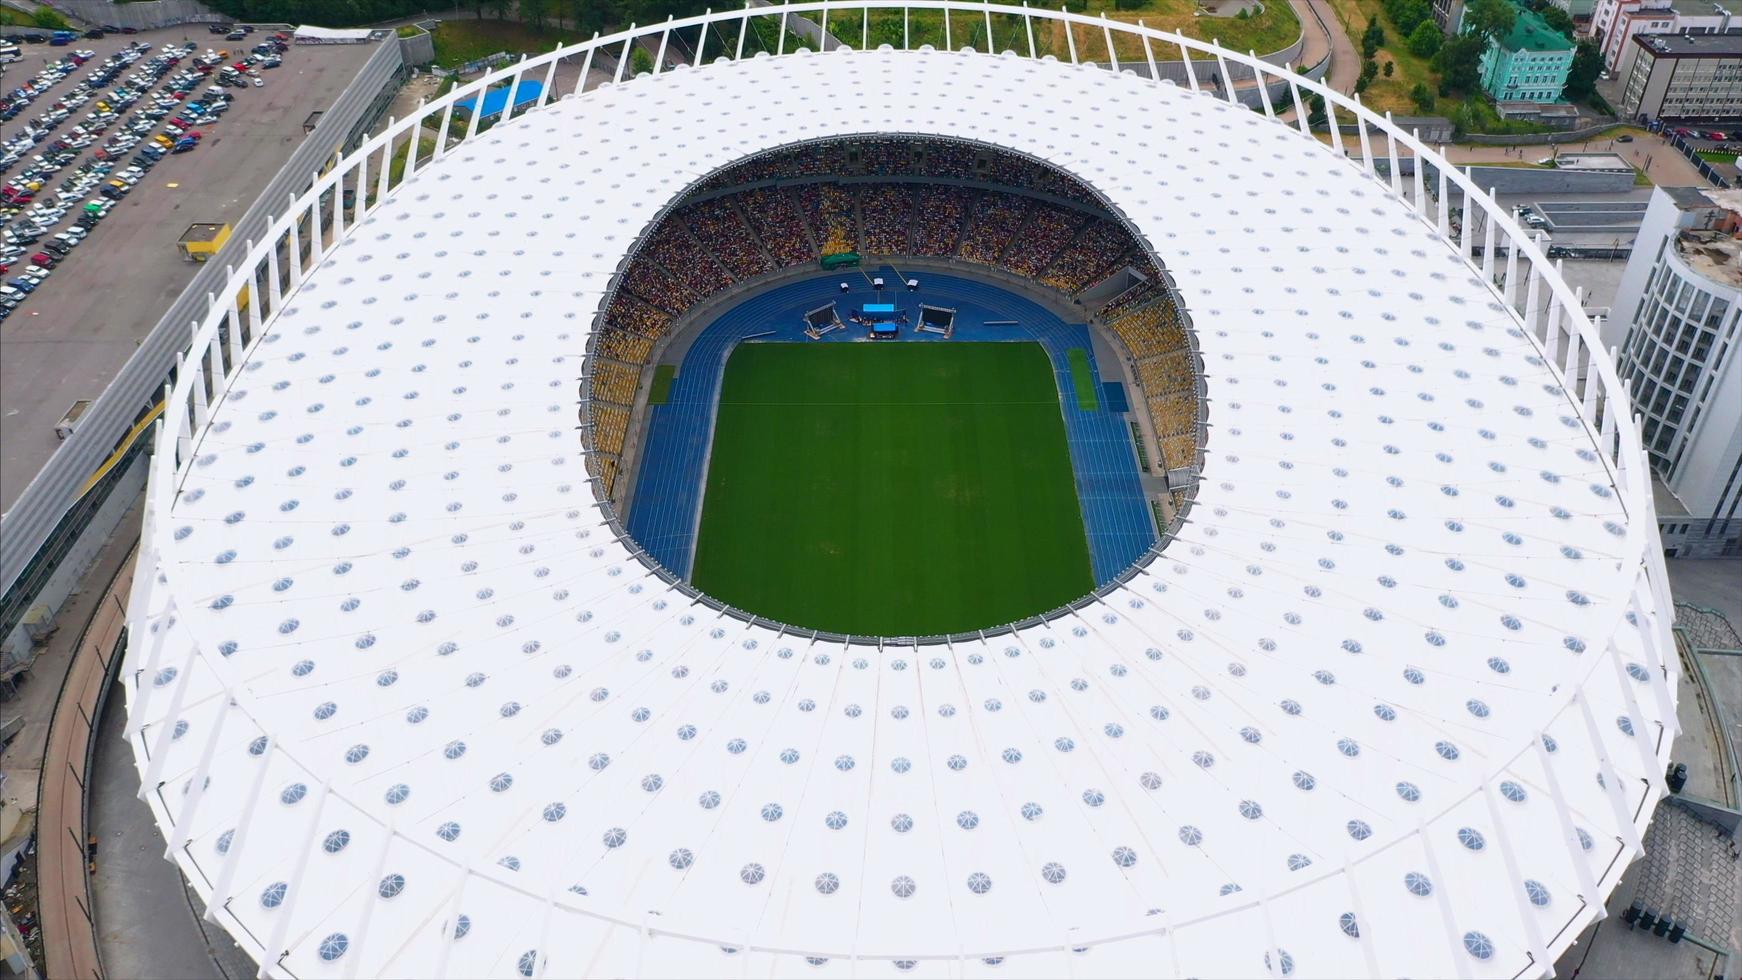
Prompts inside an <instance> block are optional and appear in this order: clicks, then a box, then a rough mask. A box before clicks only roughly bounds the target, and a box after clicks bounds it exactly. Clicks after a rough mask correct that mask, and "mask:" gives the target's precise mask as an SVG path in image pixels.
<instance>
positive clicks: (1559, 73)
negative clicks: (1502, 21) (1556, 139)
mask: <svg viewBox="0 0 1742 980" xmlns="http://www.w3.org/2000/svg"><path fill="white" fill-rule="evenodd" d="M1572 67H1573V42H1572V39H1571V38H1568V37H1567V36H1566V35H1565V34H1562V33H1561V32H1559V31H1557V30H1555V29H1554V28H1552V27H1549V26H1548V24H1547V23H1546V22H1544V21H1543V19H1542V15H1541V14H1538V13H1536V12H1535V11H1533V10H1529V9H1526V8H1524V7H1519V8H1518V20H1517V21H1516V22H1515V23H1514V24H1513V25H1512V30H1510V31H1508V32H1507V33H1506V34H1505V35H1504V36H1502V37H1497V38H1495V39H1494V40H1492V41H1490V42H1488V50H1487V51H1484V52H1483V53H1482V63H1481V68H1482V88H1483V89H1484V90H1485V91H1486V92H1487V93H1488V95H1489V96H1490V97H1492V98H1493V99H1494V101H1496V102H1559V101H1561V91H1562V90H1563V89H1564V88H1566V84H1567V72H1568V71H1569V70H1570V69H1571V68H1572Z"/></svg>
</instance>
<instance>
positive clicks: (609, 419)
mask: <svg viewBox="0 0 1742 980" xmlns="http://www.w3.org/2000/svg"><path fill="white" fill-rule="evenodd" d="M593 426H594V431H593V448H594V449H596V450H598V451H599V452H602V453H610V454H612V455H614V456H615V455H621V454H622V452H623V440H624V438H625V437H626V436H628V434H629V410H628V409H627V408H624V407H622V406H620V405H607V404H604V403H603V402H595V403H593Z"/></svg>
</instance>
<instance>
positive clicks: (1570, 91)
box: [1566, 41, 1603, 99]
mask: <svg viewBox="0 0 1742 980" xmlns="http://www.w3.org/2000/svg"><path fill="white" fill-rule="evenodd" d="M1602 71H1603V55H1602V52H1600V51H1598V50H1597V45H1596V44H1595V43H1593V42H1591V41H1580V42H1579V46H1578V47H1577V48H1575V49H1574V50H1573V66H1572V68H1570V69H1568V70H1567V88H1566V93H1567V98H1569V99H1588V98H1590V97H1591V96H1593V95H1595V94H1596V92H1597V76H1598V75H1600V74H1602Z"/></svg>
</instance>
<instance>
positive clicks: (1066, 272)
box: [1040, 221, 1135, 294]
mask: <svg viewBox="0 0 1742 980" xmlns="http://www.w3.org/2000/svg"><path fill="white" fill-rule="evenodd" d="M1134 252H1135V249H1134V247H1133V246H1132V244H1131V237H1130V235H1128V234H1127V233H1126V231H1125V229H1124V228H1123V227H1121V226H1119V225H1117V224H1115V223H1113V222H1111V221H1096V222H1094V223H1092V224H1091V225H1090V226H1089V227H1088V228H1087V229H1086V230H1084V231H1083V232H1082V233H1081V234H1079V235H1078V236H1077V238H1076V240H1075V241H1073V242H1071V244H1070V247H1068V248H1066V249H1065V250H1064V251H1063V252H1060V253H1059V256H1058V258H1056V259H1054V260H1053V263H1052V265H1051V266H1050V267H1048V269H1047V270H1046V274H1045V275H1043V276H1041V277H1040V281H1041V282H1044V283H1046V284H1047V285H1048V286H1051V287H1052V288H1054V289H1056V290H1058V291H1060V292H1063V293H1072V294H1075V293H1080V292H1082V291H1083V290H1085V289H1087V288H1089V287H1090V286H1093V285H1095V284H1096V283H1098V282H1101V281H1102V280H1104V279H1106V278H1107V277H1108V276H1110V275H1112V274H1113V273H1115V272H1117V271H1119V269H1120V268H1122V267H1123V266H1125V265H1127V264H1128V261H1129V260H1130V259H1131V258H1132V257H1133V253H1134Z"/></svg>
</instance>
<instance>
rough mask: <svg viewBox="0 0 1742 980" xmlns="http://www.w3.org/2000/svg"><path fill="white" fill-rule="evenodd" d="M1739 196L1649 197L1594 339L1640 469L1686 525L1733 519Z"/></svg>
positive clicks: (1741, 448)
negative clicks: (1626, 418) (1605, 349)
mask: <svg viewBox="0 0 1742 980" xmlns="http://www.w3.org/2000/svg"><path fill="white" fill-rule="evenodd" d="M1739 211H1742V192H1739V191H1717V190H1709V189H1708V190H1703V189H1700V188H1695V187H1676V188H1658V190H1657V192H1656V193H1655V194H1653V195H1652V199H1651V205H1650V207H1649V208H1648V209H1647V211H1646V215H1645V221H1644V223H1643V224H1642V225H1641V227H1640V230H1639V238H1638V240H1637V244H1636V245H1635V246H1634V249H1633V258H1632V260H1631V261H1629V262H1628V265H1627V271H1626V272H1625V273H1624V274H1623V275H1622V278H1621V287H1620V289H1619V291H1618V292H1617V294H1616V297H1615V316H1614V319H1613V320H1611V321H1610V322H1609V324H1607V325H1606V326H1605V327H1604V331H1603V333H1604V342H1605V343H1606V344H1609V345H1611V346H1614V347H1617V348H1619V350H1618V354H1617V359H1618V368H1619V371H1620V374H1621V376H1622V377H1623V378H1625V379H1629V380H1631V381H1632V382H1633V397H1634V404H1635V408H1636V411H1637V412H1639V414H1641V415H1642V416H1644V426H1643V429H1642V436H1643V439H1644V443H1645V448H1646V451H1647V453H1648V454H1649V456H1650V458H1651V467H1652V469H1653V471H1654V472H1655V473H1656V474H1657V475H1658V477H1659V478H1660V479H1661V480H1662V481H1663V483H1664V485H1665V488H1667V489H1668V491H1669V492H1670V493H1671V494H1673V495H1674V496H1675V498H1676V500H1677V501H1679V502H1680V503H1681V504H1682V506H1683V507H1684V508H1686V512H1687V513H1688V514H1689V515H1691V516H1694V517H1701V518H1703V517H1714V518H1720V519H1734V518H1736V517H1738V516H1742V354H1739V353H1738V350H1737V348H1738V346H1742V327H1739V326H1738V322H1737V320H1738V307H1739V306H1742V264H1739V262H1742V240H1738V238H1737V237H1736V236H1737V232H1738V226H1739V224H1742V215H1739V213H1738V212H1739Z"/></svg>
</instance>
